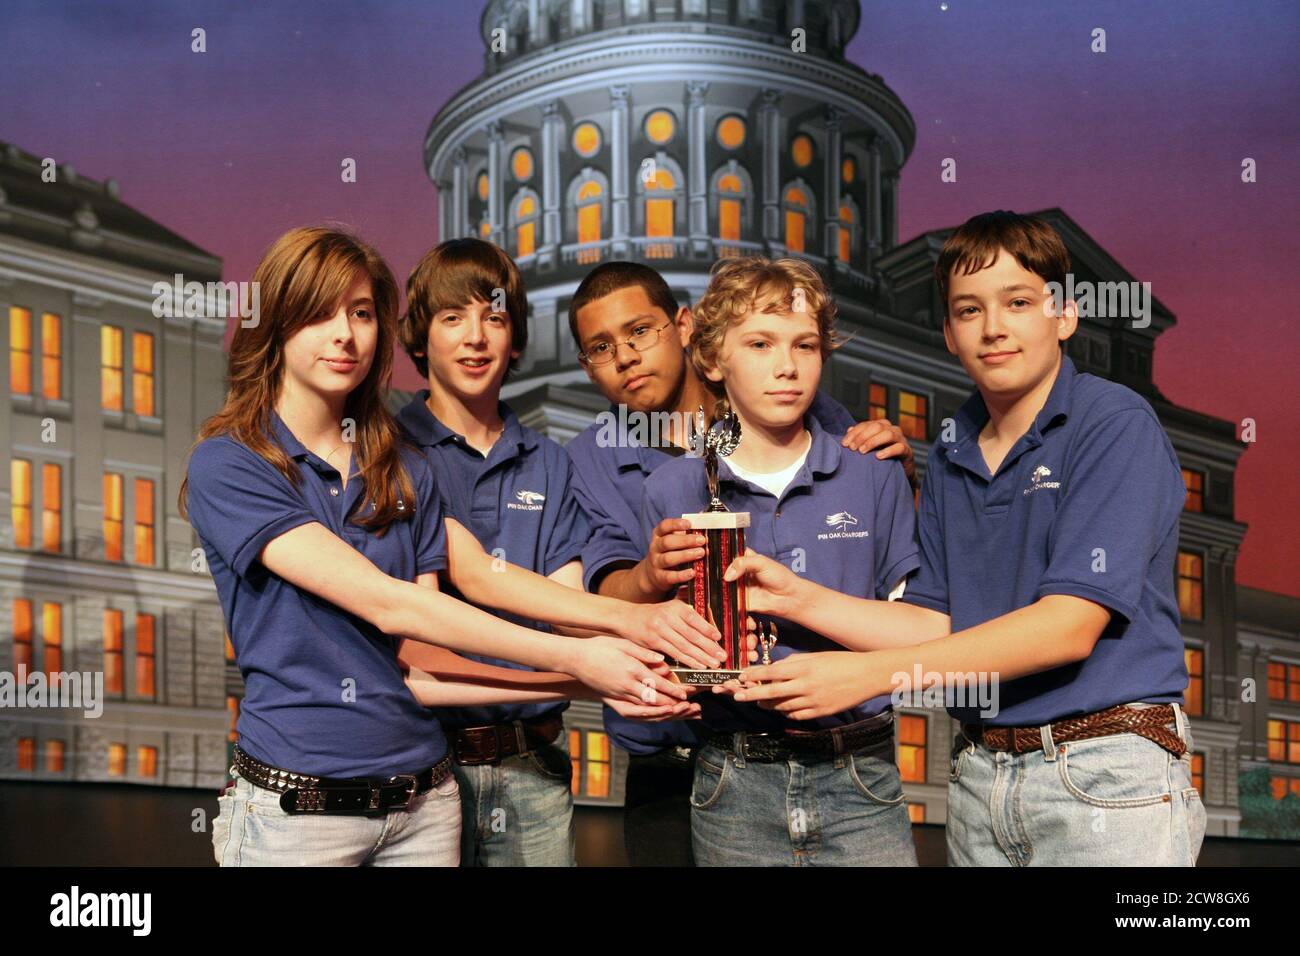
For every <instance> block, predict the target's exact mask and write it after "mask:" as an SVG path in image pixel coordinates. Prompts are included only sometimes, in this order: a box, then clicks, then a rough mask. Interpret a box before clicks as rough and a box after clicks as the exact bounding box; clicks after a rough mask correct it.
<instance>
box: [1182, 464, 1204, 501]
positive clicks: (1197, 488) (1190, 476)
mask: <svg viewBox="0 0 1300 956" xmlns="http://www.w3.org/2000/svg"><path fill="white" fill-rule="evenodd" d="M1183 484H1184V485H1186V486H1187V498H1186V499H1185V500H1184V501H1183V510H1184V511H1204V510H1205V474H1204V473H1203V472H1199V471H1193V470H1192V469H1191V468H1184V469H1183Z"/></svg>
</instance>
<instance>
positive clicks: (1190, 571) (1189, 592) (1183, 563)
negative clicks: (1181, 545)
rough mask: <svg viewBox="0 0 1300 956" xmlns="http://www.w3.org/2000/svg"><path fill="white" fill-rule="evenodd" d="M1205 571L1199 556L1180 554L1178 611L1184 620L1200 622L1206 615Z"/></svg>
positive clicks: (1188, 553) (1188, 552)
mask: <svg viewBox="0 0 1300 956" xmlns="http://www.w3.org/2000/svg"><path fill="white" fill-rule="evenodd" d="M1204 580H1205V569H1204V563H1203V562H1202V559H1201V556H1200V555H1199V554H1193V553H1192V552H1190V551H1179V552H1178V611H1179V613H1180V614H1182V616H1183V619H1184V620H1188V621H1199V620H1201V619H1202V617H1204V615H1205V595H1204V583H1203V582H1204Z"/></svg>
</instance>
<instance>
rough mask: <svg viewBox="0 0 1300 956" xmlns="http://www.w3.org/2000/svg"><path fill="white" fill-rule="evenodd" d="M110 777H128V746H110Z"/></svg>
mask: <svg viewBox="0 0 1300 956" xmlns="http://www.w3.org/2000/svg"><path fill="white" fill-rule="evenodd" d="M108 775H109V776H110V777H125V776H126V744H109V745H108Z"/></svg>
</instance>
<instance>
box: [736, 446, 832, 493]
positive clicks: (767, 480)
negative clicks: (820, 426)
mask: <svg viewBox="0 0 1300 956" xmlns="http://www.w3.org/2000/svg"><path fill="white" fill-rule="evenodd" d="M804 435H806V436H807V438H808V447H807V448H805V449H804V450H803V454H802V455H800V456H799V457H798V458H796V459H795V460H794V461H793V462H791V463H790V464H789V465H788V466H787V467H785V468H782V469H781V470H780V471H750V470H749V469H748V468H742V467H740V465H738V464H737V463H736V462H734V461H732V460H730V459H728V460H727V467H728V468H730V469H731V473H732V474H733V475H735V476H736V477H737V478H744V479H745V480H746V481H748V482H750V483H751V484H755V485H758V487H760V488H762V489H763V490H764V491H770V492H771V493H772V494H773V495H774V496H776V497H777V498H780V497H781V495H782V493H783V492H784V491H785V489H787V488H789V487H790V482H792V481H794V476H795V475H797V474H799V469H800V468H802V467H803V463H804V462H805V461H807V460H808V452H810V451H812V435H810V434H809V433H808V432H807V431H806V430H805V431H804Z"/></svg>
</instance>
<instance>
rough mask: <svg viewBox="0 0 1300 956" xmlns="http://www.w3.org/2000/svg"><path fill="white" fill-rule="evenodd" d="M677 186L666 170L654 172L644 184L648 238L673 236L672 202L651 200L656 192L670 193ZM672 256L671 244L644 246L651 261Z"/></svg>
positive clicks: (668, 199)
mask: <svg viewBox="0 0 1300 956" xmlns="http://www.w3.org/2000/svg"><path fill="white" fill-rule="evenodd" d="M676 185H677V181H676V180H675V179H674V178H673V174H672V173H670V172H669V171H668V170H666V169H658V170H656V171H655V175H654V178H653V179H651V180H650V181H649V182H647V183H646V184H645V188H646V201H645V234H646V236H647V237H648V238H652V239H653V238H667V237H670V236H672V235H673V200H672V198H671V197H669V198H667V199H652V198H650V196H651V194H652V193H653V192H654V191H656V190H663V191H666V192H670V191H671V190H672V189H674V188H675V187H676ZM672 254H673V247H672V243H666V242H665V243H652V244H650V245H647V246H646V256H647V258H651V259H666V258H669V257H671V256H672Z"/></svg>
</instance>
